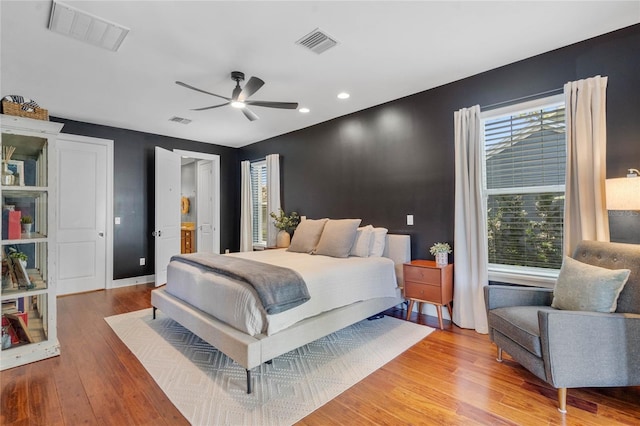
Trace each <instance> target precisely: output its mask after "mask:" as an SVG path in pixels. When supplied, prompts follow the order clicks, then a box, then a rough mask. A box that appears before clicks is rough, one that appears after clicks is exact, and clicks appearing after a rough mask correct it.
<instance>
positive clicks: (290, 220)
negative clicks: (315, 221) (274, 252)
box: [269, 209, 300, 247]
mask: <svg viewBox="0 0 640 426" xmlns="http://www.w3.org/2000/svg"><path fill="white" fill-rule="evenodd" d="M269 216H271V217H272V218H273V225H274V226H275V227H276V228H278V229H279V230H280V231H279V232H278V235H277V236H276V247H289V244H290V243H291V234H292V233H293V231H295V230H296V228H297V227H298V224H299V223H300V216H298V213H296V212H291V214H290V215H286V214H285V212H284V210H282V209H278V214H275V213H274V212H271V213H269Z"/></svg>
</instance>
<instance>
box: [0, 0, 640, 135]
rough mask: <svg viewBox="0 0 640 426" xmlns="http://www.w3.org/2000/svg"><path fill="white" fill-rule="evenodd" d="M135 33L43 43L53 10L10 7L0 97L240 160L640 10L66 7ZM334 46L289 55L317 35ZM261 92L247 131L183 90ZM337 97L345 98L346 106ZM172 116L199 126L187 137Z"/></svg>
mask: <svg viewBox="0 0 640 426" xmlns="http://www.w3.org/2000/svg"><path fill="white" fill-rule="evenodd" d="M65 3H66V4H69V5H71V6H73V7H76V8H78V9H81V10H83V11H86V12H88V13H91V14H93V15H96V16H98V17H100V18H103V19H106V20H109V21H112V22H115V23H117V24H120V25H123V26H125V27H128V28H130V29H131V31H130V33H129V35H128V36H127V38H126V39H125V40H124V42H123V43H122V46H121V47H120V49H119V51H118V52H111V51H108V50H105V49H101V48H98V47H94V46H92V45H89V44H84V43H82V42H79V41H76V40H74V39H71V38H68V37H65V36H62V35H59V34H55V33H53V32H51V31H49V30H48V29H47V24H48V19H49V13H50V9H51V2H50V1H5V0H2V1H1V4H0V15H1V23H2V29H1V37H2V38H1V43H2V44H1V62H0V66H1V71H2V72H1V80H0V89H1V92H0V94H1V95H3V96H4V95H9V94H12V95H23V96H25V97H30V98H33V99H34V100H36V101H37V102H38V103H39V104H40V105H41V106H43V107H44V108H47V109H49V112H50V115H54V116H58V117H64V118H68V119H73V120H79V121H85V122H89V123H98V124H104V125H109V126H116V127H121V128H126V129H133V130H139V131H144V132H149V133H155V134H160V135H167V136H173V137H178V138H184V139H192V140H197V141H202V142H208V143H214V144H218V145H225V146H231V147H240V146H244V145H247V144H250V143H253V142H256V141H260V140H263V139H266V138H269V137H272V136H277V135H280V134H284V133H287V132H291V131H293V130H297V129H301V128H304V127H308V126H311V125H314V124H317V123H320V122H323V121H326V120H330V119H332V118H335V117H339V116H342V115H345V114H349V113H352V112H355V111H359V110H362V109H365V108H368V107H371V106H374V105H378V104H381V103H384V102H387V101H390V100H393V99H398V98H401V97H403V96H407V95H410V94H413V93H417V92H421V91H423V90H427V89H430V88H433V87H436V86H440V85H442V84H445V83H448V82H451V81H455V80H459V79H461V78H464V77H468V76H471V75H474V74H477V73H479V72H482V71H486V70H489V69H492V68H496V67H498V66H501V65H505V64H509V63H512V62H514V61H518V60H520V59H524V58H528V57H530V56H533V55H536V54H540V53H543V52H547V51H549V50H553V49H556V48H559V47H562V46H566V45H568V44H571V43H575V42H578V41H580V40H584V39H587V38H590V37H594V36H597V35H600V34H603V33H606V32H610V31H613V30H616V29H619V28H623V27H626V26H629V25H633V24H636V23H639V22H640V1H638V0H635V1H567V2H558V1H554V2H551V1H529V2H520V1H502V2H499V1H494V2H481V1H448V2H447V1H439V2H432V1H412V2H400V1H375V2H369V1H354V2H338V1H298V2H291V1H289V2H287V1H283V2H273V1H258V2H248V1H242V2H229V1H227V2H220V1H72V0H70V1H66V2H65ZM317 27H319V28H321V29H322V30H324V31H326V32H327V33H328V34H330V35H331V36H333V37H334V38H335V39H337V41H338V42H339V44H338V46H336V47H334V48H332V49H330V50H328V51H326V52H325V53H323V54H320V55H317V54H315V53H312V52H310V51H308V50H305V49H304V48H302V47H300V46H298V45H296V44H295V42H296V41H297V40H298V39H300V38H301V37H302V36H304V35H306V34H307V33H309V32H310V31H312V30H313V29H315V28H317ZM233 70H239V71H243V72H244V73H245V74H246V76H247V79H248V78H249V76H252V75H255V76H257V77H260V78H262V79H263V80H264V81H265V82H266V84H265V85H264V86H263V87H262V89H260V91H258V92H257V93H256V94H255V95H254V96H253V97H252V99H257V100H271V101H293V102H299V103H300V106H305V107H308V108H310V109H311V112H310V113H309V114H302V113H299V112H298V111H295V110H277V109H267V108H260V107H252V110H253V111H254V112H255V113H257V114H258V115H259V116H260V120H257V121H254V122H250V121H248V120H247V119H246V118H245V117H244V115H243V114H242V113H241V112H240V111H237V110H234V109H233V108H231V107H229V106H227V107H223V108H218V109H213V110H209V111H202V112H196V111H191V110H190V108H197V107H203V106H208V105H215V104H218V103H220V102H219V101H220V100H219V99H217V98H214V97H211V96H208V95H205V94H202V93H198V92H194V91H191V90H188V89H185V88H183V87H179V86H177V85H176V84H175V83H174V82H175V81H176V80H181V81H184V82H186V83H189V84H191V85H194V86H197V87H200V88H202V89H204V90H207V91H210V92H214V93H218V94H221V95H225V96H230V95H231V90H232V89H233V87H234V83H233V82H232V81H231V79H230V77H229V74H230V72H231V71H233ZM340 91H348V92H349V93H351V98H350V99H348V100H343V101H341V100H338V99H337V98H336V95H337V93H338V92H340ZM174 116H179V117H184V118H188V119H191V120H193V121H192V123H191V124H188V125H183V124H178V123H173V122H170V121H169V119H170V118H171V117H174Z"/></svg>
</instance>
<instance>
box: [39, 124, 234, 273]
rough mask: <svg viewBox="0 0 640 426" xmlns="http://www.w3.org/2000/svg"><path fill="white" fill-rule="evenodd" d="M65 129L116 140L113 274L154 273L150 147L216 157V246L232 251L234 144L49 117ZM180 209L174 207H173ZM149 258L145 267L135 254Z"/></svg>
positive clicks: (152, 164) (152, 179)
mask: <svg viewBox="0 0 640 426" xmlns="http://www.w3.org/2000/svg"><path fill="white" fill-rule="evenodd" d="M51 121H57V122H60V123H64V127H63V128H62V132H63V133H69V134H74V135H83V136H91V137H96V138H103V139H112V140H113V141H114V149H113V151H114V152H113V156H114V178H113V196H114V200H113V215H114V217H118V216H119V217H120V218H121V220H122V223H121V224H120V225H113V230H114V235H113V278H114V279H122V278H129V277H137V276H143V275H153V274H154V254H155V252H154V247H155V245H154V237H153V236H152V235H151V233H152V232H153V229H154V214H155V211H154V202H155V195H154V188H155V187H154V181H155V179H154V175H155V173H154V164H155V162H154V147H156V146H159V147H162V148H166V149H169V150H171V149H183V150H187V151H196V152H204V153H207V154H217V155H219V156H220V248H221V250H223V251H224V249H225V248H230V249H234V248H237V247H238V246H239V244H240V242H239V241H240V240H239V223H240V222H239V217H240V213H239V193H240V183H239V182H240V171H239V160H238V153H239V150H238V149H237V148H226V147H222V146H218V145H211V144H207V143H202V142H194V141H190V140H186V139H177V138H172V137H167V136H158V135H154V134H149V133H143V132H137V131H133V130H126V129H120V128H116V127H109V126H101V125H96V124H89V123H83V122H79V121H72V120H67V119H63V118H56V117H52V118H51ZM176 208H178V206H176ZM141 257H145V258H146V259H147V262H146V265H145V266H140V265H139V258H141Z"/></svg>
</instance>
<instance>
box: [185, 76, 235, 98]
mask: <svg viewBox="0 0 640 426" xmlns="http://www.w3.org/2000/svg"><path fill="white" fill-rule="evenodd" d="M176 84H177V85H178V86H182V87H186V88H187V89H191V90H195V91H196V92H201V93H206V94H207V95H211V96H217V97H218V98H222V99H224V100H227V101H230V100H231V99H230V98H227V97H226V96H221V95H216V94H215V93H211V92H207V91H206V90H202V89H198V88H197V87H193V86H190V85H188V84H187V83H183V82H181V81H176Z"/></svg>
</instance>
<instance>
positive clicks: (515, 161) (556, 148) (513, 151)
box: [484, 104, 566, 269]
mask: <svg viewBox="0 0 640 426" xmlns="http://www.w3.org/2000/svg"><path fill="white" fill-rule="evenodd" d="M564 111H565V109H564V105H563V104H561V105H557V104H556V105H550V106H547V107H544V106H543V107H539V108H537V109H535V110H532V111H525V112H516V113H513V114H506V115H504V114H503V115H500V116H496V117H492V118H490V119H486V120H485V121H484V147H485V176H484V177H485V188H484V189H485V195H486V201H487V219H488V223H487V228H488V229H487V230H488V235H487V242H488V252H489V263H490V264H499V265H513V266H524V267H535V268H551V269H559V268H560V266H561V265H562V233H563V216H564V182H565V163H566V138H565V124H564V119H565V117H564Z"/></svg>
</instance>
